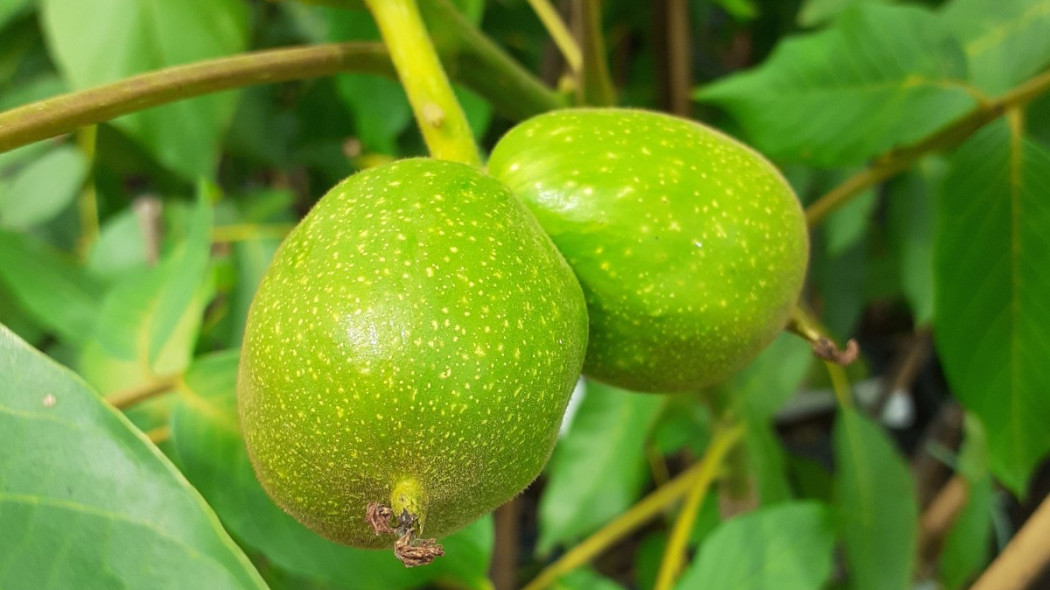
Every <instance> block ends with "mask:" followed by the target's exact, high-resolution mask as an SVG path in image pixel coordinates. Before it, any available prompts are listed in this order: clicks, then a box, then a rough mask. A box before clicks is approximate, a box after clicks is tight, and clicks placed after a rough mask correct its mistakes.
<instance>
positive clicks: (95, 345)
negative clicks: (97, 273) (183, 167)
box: [80, 184, 212, 392]
mask: <svg viewBox="0 0 1050 590" xmlns="http://www.w3.org/2000/svg"><path fill="white" fill-rule="evenodd" d="M210 190H211V189H210V188H209V187H207V186H206V185H203V184H202V186H201V196H200V197H199V199H198V203H197V205H196V207H195V209H194V211H193V217H192V220H191V222H190V228H189V232H188V235H187V236H186V239H185V241H184V242H183V243H182V244H180V246H179V247H178V248H176V249H175V251H174V252H172V254H171V255H169V256H168V257H167V258H165V259H164V260H163V261H162V262H161V263H160V264H158V265H157V266H155V267H153V268H150V269H148V270H147V271H145V272H142V273H140V274H138V275H136V276H134V277H131V278H128V279H126V280H124V281H123V282H121V283H120V284H118V285H117V286H116V287H114V288H113V289H112V290H111V291H110V292H109V293H108V294H107V296H106V298H105V301H104V303H103V307H102V311H101V313H100V317H99V319H98V324H97V326H98V327H97V329H96V333H95V338H94V339H92V340H91V341H90V342H89V343H88V344H87V346H86V347H85V348H84V350H83V352H82V355H81V359H80V366H81V368H82V373H83V374H84V376H85V377H86V378H87V379H88V380H89V381H91V382H92V383H93V384H95V385H96V387H98V388H100V389H102V390H103V391H105V392H110V391H113V390H115V389H121V388H125V387H131V386H134V385H139V384H142V383H146V382H149V381H150V380H152V379H155V378H157V377H164V376H167V375H172V374H175V373H179V372H181V371H182V370H183V369H185V368H186V366H187V365H188V364H189V361H190V358H191V356H192V352H193V348H194V344H195V342H196V336H197V332H198V330H199V329H200V322H201V315H202V313H203V309H204V306H205V305H206V304H207V303H208V301H209V299H210V296H211V291H212V284H211V281H210V280H207V279H209V278H210V275H209V273H208V272H207V271H208V261H209V256H210V249H211V226H212V210H211V206H210V205H209V204H208V196H207V194H208V193H209V191H210Z"/></svg>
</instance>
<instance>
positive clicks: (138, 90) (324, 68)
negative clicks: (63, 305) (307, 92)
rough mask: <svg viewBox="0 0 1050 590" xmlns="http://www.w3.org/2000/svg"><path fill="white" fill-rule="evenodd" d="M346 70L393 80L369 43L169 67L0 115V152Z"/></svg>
mask: <svg viewBox="0 0 1050 590" xmlns="http://www.w3.org/2000/svg"><path fill="white" fill-rule="evenodd" d="M348 70H353V71H357V72H370V73H377V74H387V75H392V74H393V71H392V69H391V66H390V59H389V58H388V57H387V55H386V50H385V49H384V48H383V46H382V45H379V44H375V43H346V44H333V45H318V46H314V47H303V48H296V49H277V50H272V51H260V52H256V53H248V54H244V55H238V56H235V57H226V58H220V59H214V60H208V61H202V62H197V63H192V64H187V65H181V66H175V67H171V68H165V69H163V70H157V71H155V72H149V73H146V74H141V75H138V76H133V77H131V78H126V79H124V80H120V81H118V82H113V83H111V84H106V85H103V86H98V87H95V88H89V89H87V90H82V91H80V92H73V93H70V94H63V95H60V96H56V97H54V98H49V99H46V100H42V101H39V102H34V103H31V104H28V105H25V106H22V107H18V108H15V109H12V110H10V111H7V112H5V113H0V152H3V151H7V150H10V149H13V148H16V147H19V146H22V145H25V144H28V143H32V142H34V141H40V140H42V139H47V138H49V137H54V136H56V135H61V134H63V133H69V132H71V131H73V130H75V129H77V128H78V127H83V126H85V125H93V124H96V123H102V122H105V121H109V120H111V119H114V118H116V117H119V116H121V115H126V114H128V113H132V112H136V111H141V110H144V109H148V108H150V107H155V106H158V105H162V104H166V103H169V102H174V101H176V100H183V99H186V98H192V97H195V96H200V95H202V94H210V93H213V92H219V91H222V90H230V89H233V88H240V87H243V86H249V85H252V84H272V83H275V82H286V81H288V80H298V79H302V78H313V77H317V76H328V75H332V74H336V73H339V72H343V71H348Z"/></svg>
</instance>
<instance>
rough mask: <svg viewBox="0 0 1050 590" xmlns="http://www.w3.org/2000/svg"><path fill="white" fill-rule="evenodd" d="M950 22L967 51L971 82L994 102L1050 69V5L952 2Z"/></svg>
mask: <svg viewBox="0 0 1050 590" xmlns="http://www.w3.org/2000/svg"><path fill="white" fill-rule="evenodd" d="M943 14H944V18H945V20H946V21H947V23H948V25H949V26H950V27H951V29H952V31H953V32H955V34H956V36H957V37H958V39H959V41H960V42H961V43H962V45H963V49H964V50H965V51H966V57H967V58H968V59H969V62H970V79H971V80H972V81H973V83H974V84H976V85H977V86H979V87H980V88H981V89H982V90H984V91H985V92H987V93H988V94H991V95H993V96H995V95H999V94H1002V93H1003V92H1005V91H1007V90H1009V89H1010V88H1012V87H1013V86H1016V85H1017V84H1019V83H1021V82H1023V81H1024V80H1025V79H1026V78H1028V77H1029V76H1031V75H1033V74H1035V73H1037V72H1039V70H1041V69H1043V67H1045V66H1046V65H1047V64H1048V63H1050V35H1047V34H1046V32H1047V30H1048V29H1050V2H1047V0H952V2H949V3H948V4H947V5H946V6H945V7H944V11H943Z"/></svg>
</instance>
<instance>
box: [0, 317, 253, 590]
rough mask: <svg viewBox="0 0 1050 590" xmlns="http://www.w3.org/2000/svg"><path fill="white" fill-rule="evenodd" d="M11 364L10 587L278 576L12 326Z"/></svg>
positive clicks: (222, 581)
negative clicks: (264, 571)
mask: <svg viewBox="0 0 1050 590" xmlns="http://www.w3.org/2000/svg"><path fill="white" fill-rule="evenodd" d="M0 375H3V376H4V378H3V380H2V381H0V432H3V433H4V441H5V448H4V450H3V452H2V453H0V522H2V523H3V534H2V535H0V588H5V589H10V590H49V589H55V590H66V589H69V588H77V589H78V590H91V589H94V588H98V589H100V590H101V589H105V590H109V589H112V588H171V589H176V588H216V589H220V588H222V589H225V588H230V589H233V588H238V589H241V588H257V589H258V588H265V587H266V586H265V584H264V583H263V581H262V580H261V578H259V576H258V574H257V573H256V572H255V570H254V568H253V567H252V566H251V564H250V563H249V562H248V560H247V558H246V557H245V556H244V555H243V554H242V553H241V551H240V549H238V548H237V546H236V545H235V544H234V543H233V541H232V540H231V539H230V538H229V537H228V536H227V535H226V532H225V531H224V530H223V529H222V527H221V525H220V524H219V521H218V519H216V518H215V515H214V514H213V513H212V512H211V509H210V508H208V506H207V505H206V504H205V503H204V500H203V499H202V498H201V497H200V495H198V494H197V492H196V491H195V490H194V489H193V488H192V487H191V486H190V485H189V484H188V483H187V482H186V480H185V479H184V478H183V477H182V475H181V474H180V473H179V472H178V470H176V469H175V468H174V467H173V466H172V465H171V464H170V463H169V462H168V460H167V459H166V458H165V457H164V456H163V455H162V454H161V453H160V452H159V451H158V450H157V449H156V448H155V447H153V446H152V445H151V444H149V442H147V441H146V439H145V438H144V437H143V436H142V435H141V434H140V433H138V432H136V431H134V430H133V428H132V427H131V425H130V424H129V423H128V421H127V420H126V419H125V418H124V417H123V416H121V415H120V414H118V413H117V412H115V411H114V410H113V409H112V408H110V407H109V406H107V405H105V404H104V403H103V402H102V401H101V400H99V398H98V397H97V396H96V395H95V394H94V393H93V392H91V391H90V390H89V389H88V388H87V387H86V386H85V385H84V383H83V382H82V381H81V380H80V379H78V378H77V377H76V376H75V375H73V374H72V373H70V372H69V371H67V370H65V369H63V368H62V367H60V366H58V365H57V364H55V363H54V362H53V361H51V360H50V359H48V358H47V357H45V356H44V355H42V354H41V353H39V352H37V351H35V350H33V349H32V348H30V347H29V346H28V345H27V344H26V343H24V342H22V341H21V340H19V339H18V338H17V337H16V336H14V335H13V334H12V333H11V332H9V331H8V330H7V329H6V328H4V327H2V326H0ZM12 445H14V446H12Z"/></svg>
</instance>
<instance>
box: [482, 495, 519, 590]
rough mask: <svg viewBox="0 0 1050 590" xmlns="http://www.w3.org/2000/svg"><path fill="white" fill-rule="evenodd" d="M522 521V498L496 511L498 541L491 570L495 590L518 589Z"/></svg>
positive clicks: (494, 548) (495, 544)
mask: <svg viewBox="0 0 1050 590" xmlns="http://www.w3.org/2000/svg"><path fill="white" fill-rule="evenodd" d="M520 520H521V498H514V499H513V500H511V501H510V502H507V503H506V504H504V505H503V506H500V507H499V508H497V509H496V515H495V521H496V527H495V528H496V541H495V543H494V545H493V550H492V565H491V566H490V568H489V570H490V573H491V578H492V584H493V586H495V590H514V589H515V588H517V587H518V576H517V573H518V553H519V550H520V538H521V525H520Z"/></svg>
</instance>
